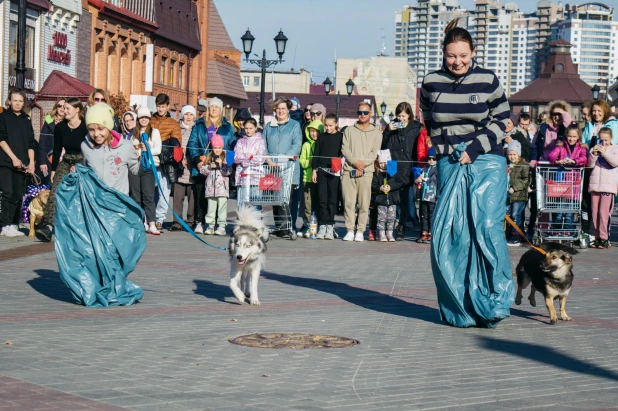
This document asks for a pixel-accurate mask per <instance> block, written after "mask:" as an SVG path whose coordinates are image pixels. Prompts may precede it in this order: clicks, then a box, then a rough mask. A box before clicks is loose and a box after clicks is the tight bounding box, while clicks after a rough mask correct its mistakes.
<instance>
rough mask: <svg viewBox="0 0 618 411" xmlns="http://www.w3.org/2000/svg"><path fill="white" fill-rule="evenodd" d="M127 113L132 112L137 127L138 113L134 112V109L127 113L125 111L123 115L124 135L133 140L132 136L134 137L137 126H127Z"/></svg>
mask: <svg viewBox="0 0 618 411" xmlns="http://www.w3.org/2000/svg"><path fill="white" fill-rule="evenodd" d="M127 114H130V115H131V117H133V120H135V127H137V125H138V124H137V113H135V112H133V111H127V112H126V113H124V114H123V115H122V129H123V130H124V131H123V132H122V136H123V137H124V138H126V139H127V140H131V137H133V132H134V131H135V127H133V129H131V130H129V129H128V128H127V123H125V121H124V118H125V116H126V115H127Z"/></svg>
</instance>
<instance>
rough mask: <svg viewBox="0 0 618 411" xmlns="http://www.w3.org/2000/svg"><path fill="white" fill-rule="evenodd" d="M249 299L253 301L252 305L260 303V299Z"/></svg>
mask: <svg viewBox="0 0 618 411" xmlns="http://www.w3.org/2000/svg"><path fill="white" fill-rule="evenodd" d="M249 301H250V302H251V305H260V300H257V299H252V300H249Z"/></svg>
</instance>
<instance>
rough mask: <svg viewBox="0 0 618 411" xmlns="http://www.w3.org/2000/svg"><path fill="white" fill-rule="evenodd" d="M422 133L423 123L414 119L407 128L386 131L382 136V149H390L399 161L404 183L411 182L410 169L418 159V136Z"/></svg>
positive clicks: (392, 155)
mask: <svg viewBox="0 0 618 411" xmlns="http://www.w3.org/2000/svg"><path fill="white" fill-rule="evenodd" d="M420 133H421V124H420V123H418V122H416V121H413V122H411V123H408V125H407V126H406V127H405V128H402V129H396V130H389V129H386V131H384V134H383V137H382V150H385V149H388V150H389V151H390V152H391V157H392V158H393V160H395V161H398V162H399V163H398V164H397V168H398V169H399V168H401V172H399V171H398V173H400V176H401V178H403V179H404V180H403V182H402V183H403V184H404V185H405V184H409V183H410V169H411V168H412V165H413V163H412V161H417V159H418V158H417V154H418V143H419V141H418V137H419V135H420Z"/></svg>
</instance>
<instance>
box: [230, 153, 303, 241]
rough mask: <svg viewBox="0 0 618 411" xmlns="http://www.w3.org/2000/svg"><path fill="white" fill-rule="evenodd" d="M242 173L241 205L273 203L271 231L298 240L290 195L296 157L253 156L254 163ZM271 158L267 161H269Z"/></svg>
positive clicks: (269, 204) (270, 204)
mask: <svg viewBox="0 0 618 411" xmlns="http://www.w3.org/2000/svg"><path fill="white" fill-rule="evenodd" d="M256 159H257V160H258V161H257V163H258V164H260V163H261V164H260V165H253V166H250V167H249V168H248V169H247V172H246V173H243V174H241V177H242V180H243V181H242V184H241V185H240V186H239V187H238V197H237V199H238V206H239V207H242V206H244V205H252V206H258V205H260V206H273V218H274V226H272V227H269V228H270V233H282V234H284V235H285V234H287V235H288V236H289V237H290V240H296V238H297V234H296V231H295V230H293V228H294V226H293V224H292V223H293V222H292V213H291V212H290V194H291V191H292V178H293V176H294V160H295V159H294V158H290V157H289V156H268V157H264V158H257V157H256V158H252V159H251V160H250V161H251V162H253V163H254V164H255V163H256ZM266 161H268V162H266Z"/></svg>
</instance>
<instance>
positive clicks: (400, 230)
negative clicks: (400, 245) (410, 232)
mask: <svg viewBox="0 0 618 411" xmlns="http://www.w3.org/2000/svg"><path fill="white" fill-rule="evenodd" d="M405 230H406V227H405V226H404V225H403V224H399V225H398V226H397V235H396V236H395V240H397V241H403V240H405V238H406V237H405V233H404V231H405Z"/></svg>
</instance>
